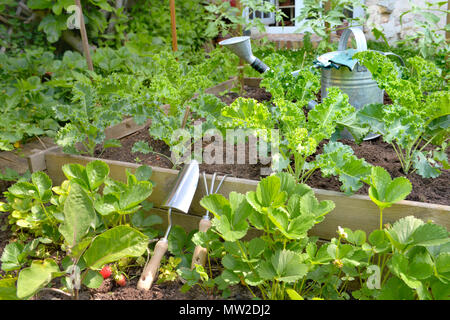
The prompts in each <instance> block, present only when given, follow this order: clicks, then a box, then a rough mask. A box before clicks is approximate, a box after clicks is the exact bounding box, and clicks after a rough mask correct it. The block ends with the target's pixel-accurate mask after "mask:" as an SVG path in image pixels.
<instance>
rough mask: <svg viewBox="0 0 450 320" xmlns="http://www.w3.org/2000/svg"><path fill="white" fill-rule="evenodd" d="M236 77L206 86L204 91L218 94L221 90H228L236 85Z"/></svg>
mask: <svg viewBox="0 0 450 320" xmlns="http://www.w3.org/2000/svg"><path fill="white" fill-rule="evenodd" d="M236 80H237V78H236V77H233V78H231V79H229V80H227V81H224V82H222V83H219V84H218V85H216V86H214V87H211V88H208V89H206V90H205V93H209V94H219V93H221V92H224V91H226V90H230V89H232V88H234V87H235V86H236Z"/></svg>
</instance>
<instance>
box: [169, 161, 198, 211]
mask: <svg viewBox="0 0 450 320" xmlns="http://www.w3.org/2000/svg"><path fill="white" fill-rule="evenodd" d="M199 177H200V170H199V165H198V162H197V161H196V160H191V162H189V163H188V164H185V166H184V167H183V169H182V170H181V171H180V173H179V174H178V177H177V180H176V182H175V185H174V187H173V188H172V191H171V192H170V194H169V195H168V197H167V199H166V201H165V202H164V204H163V205H162V207H163V208H173V209H177V210H179V211H181V212H183V213H188V211H189V207H190V205H191V202H192V199H193V198H194V194H195V191H196V190H197V184H198V180H199Z"/></svg>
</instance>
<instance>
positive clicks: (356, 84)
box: [315, 27, 404, 140]
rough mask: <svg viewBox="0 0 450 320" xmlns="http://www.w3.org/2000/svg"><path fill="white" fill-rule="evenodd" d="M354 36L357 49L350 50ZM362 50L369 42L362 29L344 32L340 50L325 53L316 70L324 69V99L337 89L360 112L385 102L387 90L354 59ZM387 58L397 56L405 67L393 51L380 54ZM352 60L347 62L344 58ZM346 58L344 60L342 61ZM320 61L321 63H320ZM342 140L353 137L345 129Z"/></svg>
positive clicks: (322, 79)
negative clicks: (374, 104) (329, 89)
mask: <svg viewBox="0 0 450 320" xmlns="http://www.w3.org/2000/svg"><path fill="white" fill-rule="evenodd" d="M351 34H353V35H354V37H355V40H356V50H355V49H347V42H348V39H349V37H350V35H351ZM360 51H367V42H366V37H365V36H364V33H363V31H362V30H361V29H359V28H354V27H353V28H348V29H345V30H344V32H343V34H342V36H341V38H340V39H339V45H338V51H334V52H329V53H326V54H324V55H322V56H320V57H318V58H317V60H316V62H315V66H316V67H321V96H322V99H324V98H325V97H326V96H327V89H328V88H330V87H338V88H339V89H341V90H342V92H344V93H346V94H347V95H348V98H349V103H350V104H351V105H352V106H354V107H355V109H360V108H362V107H364V106H365V105H367V104H372V103H383V98H384V90H381V89H380V88H379V87H378V85H377V83H376V81H375V80H373V79H372V74H371V73H370V71H369V70H367V68H366V67H365V66H363V65H361V64H359V62H358V60H355V59H351V57H352V56H353V54H355V53H356V52H360ZM381 53H382V54H384V55H394V56H396V57H398V58H399V59H400V61H401V63H402V64H404V62H403V60H402V58H401V57H399V56H398V55H396V54H394V53H392V52H381ZM346 55H347V57H349V59H347V60H346V59H345V56H346ZM343 58H344V59H343ZM317 61H319V63H317ZM378 136H379V135H376V134H373V133H369V134H368V135H367V136H366V137H365V138H364V140H370V139H374V138H376V137H378ZM341 138H344V139H351V140H353V137H352V136H351V134H350V133H349V132H348V131H347V130H344V131H343V132H341Z"/></svg>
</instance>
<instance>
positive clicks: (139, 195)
mask: <svg viewBox="0 0 450 320" xmlns="http://www.w3.org/2000/svg"><path fill="white" fill-rule="evenodd" d="M62 170H63V172H64V174H65V176H66V178H67V180H65V181H63V182H62V183H61V185H60V186H55V187H52V181H51V180H50V178H49V177H48V176H47V175H46V174H45V173H44V172H35V173H33V174H32V177H31V182H26V181H20V182H17V183H16V184H14V185H12V186H11V187H9V188H8V191H7V192H5V197H6V200H7V202H6V203H0V210H1V211H5V212H9V213H10V214H9V216H8V221H9V224H10V225H11V230H12V231H13V232H19V231H20V232H23V231H27V232H28V233H30V234H31V235H33V236H34V237H42V238H46V239H50V241H51V242H53V243H55V244H61V241H62V238H61V236H62V232H61V229H60V228H59V225H60V224H61V223H63V222H64V221H65V217H64V214H63V212H64V207H65V202H66V199H67V197H68V195H69V193H70V190H71V188H73V186H74V185H75V184H76V185H77V186H79V187H81V188H82V189H83V190H84V192H86V193H87V195H88V196H89V197H90V198H92V200H93V205H94V210H95V217H94V220H95V227H96V229H97V230H106V229H107V228H111V227H115V226H118V225H126V224H131V225H133V226H134V227H136V228H137V229H138V230H140V231H142V232H144V233H145V234H148V235H149V236H151V235H154V234H155V230H154V229H153V226H154V225H155V224H158V223H161V219H160V218H159V217H157V218H155V217H154V216H151V215H150V216H148V215H146V214H145V213H144V212H143V210H141V209H142V208H143V207H144V208H146V209H147V210H148V209H149V208H151V205H150V204H148V203H146V202H145V200H146V199H147V198H148V196H149V195H150V194H151V193H152V183H151V182H150V181H149V178H150V175H151V168H150V167H148V166H141V167H139V168H138V169H136V172H135V174H132V173H130V172H128V171H127V172H126V175H127V183H122V182H119V181H115V180H113V179H111V178H110V177H109V176H108V175H109V167H108V165H107V164H105V163H104V162H102V161H100V160H95V161H92V162H90V163H88V164H87V165H86V166H85V167H84V166H82V165H79V164H67V165H64V166H63V167H62ZM100 190H102V192H101V193H100Z"/></svg>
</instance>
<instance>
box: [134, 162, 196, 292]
mask: <svg viewBox="0 0 450 320" xmlns="http://www.w3.org/2000/svg"><path fill="white" fill-rule="evenodd" d="M199 176H200V170H199V165H198V162H197V161H196V160H191V162H189V163H188V164H186V165H185V166H184V168H183V170H181V171H180V173H179V174H178V177H177V180H176V182H175V185H174V187H173V188H172V191H171V192H170V193H169V195H168V196H167V199H166V201H165V202H164V204H163V205H162V207H163V208H167V209H168V212H167V213H168V227H167V230H166V233H165V234H164V237H163V238H161V239H160V240H159V241H158V242H157V243H156V245H155V250H154V253H153V256H152V258H151V259H150V261H149V262H148V264H147V265H146V266H145V267H144V271H143V272H142V274H141V277H140V279H139V281H138V284H137V288H138V289H142V290H149V289H150V287H151V286H152V284H153V281H154V280H155V278H156V274H157V272H158V269H159V266H160V263H161V259H162V257H163V256H164V254H165V253H166V251H167V248H168V246H169V243H168V237H169V233H170V230H171V229H172V209H175V210H178V211H181V212H183V213H188V211H189V207H190V205H191V202H192V199H193V198H194V194H195V191H196V190H197V184H198V180H199Z"/></svg>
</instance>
